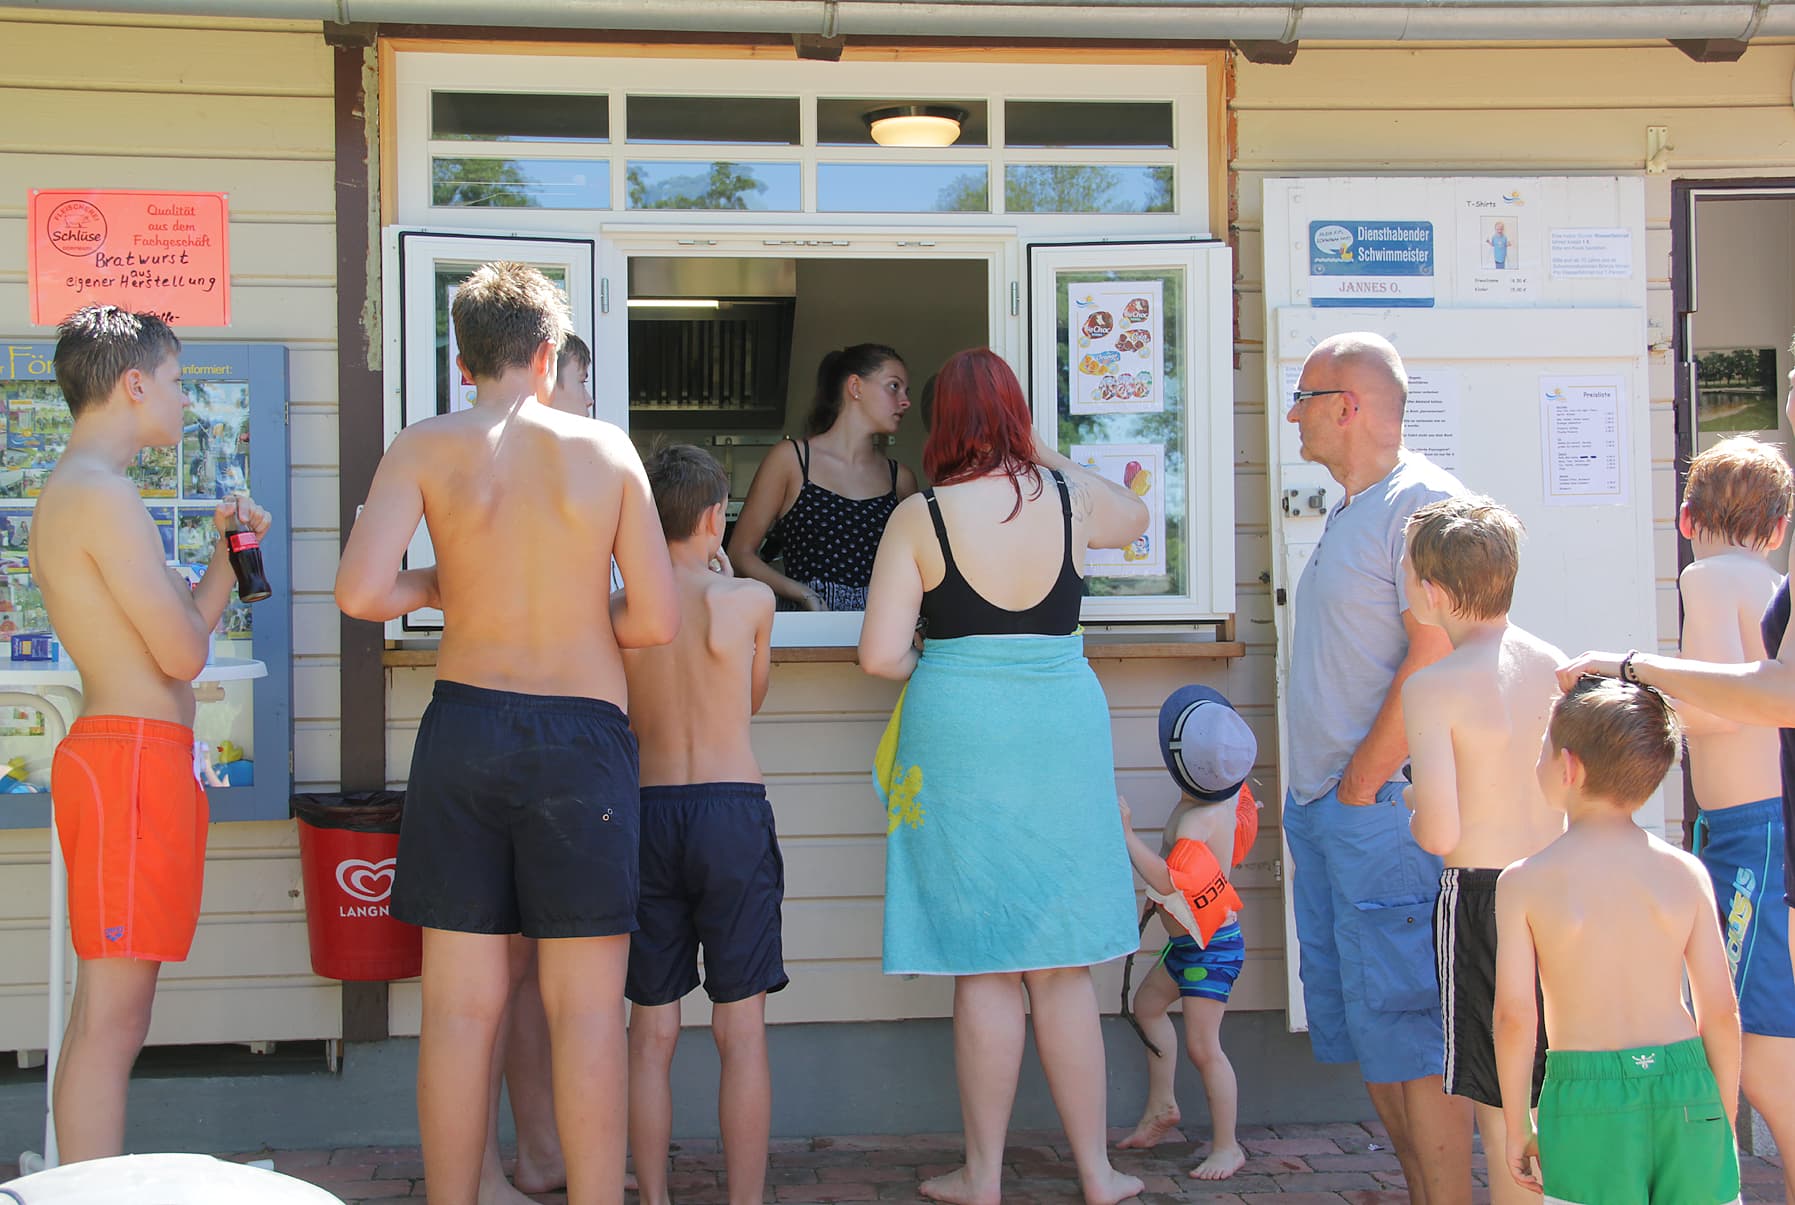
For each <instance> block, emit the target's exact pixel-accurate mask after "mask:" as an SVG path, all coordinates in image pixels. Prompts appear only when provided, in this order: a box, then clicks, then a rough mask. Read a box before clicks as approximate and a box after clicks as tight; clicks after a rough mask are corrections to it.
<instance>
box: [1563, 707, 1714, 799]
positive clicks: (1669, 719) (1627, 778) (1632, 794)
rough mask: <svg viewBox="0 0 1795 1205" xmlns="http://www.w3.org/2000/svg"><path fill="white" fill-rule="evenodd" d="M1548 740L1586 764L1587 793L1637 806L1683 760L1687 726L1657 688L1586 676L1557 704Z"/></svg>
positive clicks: (1584, 765)
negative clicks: (1679, 758)
mask: <svg viewBox="0 0 1795 1205" xmlns="http://www.w3.org/2000/svg"><path fill="white" fill-rule="evenodd" d="M1546 739H1548V740H1550V741H1551V742H1552V749H1553V751H1554V752H1559V751H1562V750H1569V751H1570V752H1572V753H1575V754H1576V755H1577V760H1578V761H1580V762H1582V763H1583V771H1584V780H1583V783H1584V785H1583V789H1584V792H1585V793H1586V794H1588V795H1590V796H1593V797H1595V798H1597V799H1608V800H1612V801H1613V802H1615V803H1618V804H1620V805H1621V806H1623V807H1625V808H1627V809H1628V810H1632V809H1634V808H1637V807H1638V806H1639V805H1640V804H1642V803H1644V802H1645V801H1646V800H1647V799H1648V798H1650V797H1651V794H1652V792H1653V791H1655V790H1657V789H1658V784H1659V783H1661V782H1663V781H1664V776H1665V775H1666V774H1668V773H1670V768H1671V767H1672V766H1674V765H1676V764H1677V752H1678V749H1679V748H1680V746H1681V745H1682V741H1683V725H1682V723H1681V722H1680V721H1679V720H1678V719H1677V713H1676V712H1675V711H1673V710H1672V709H1671V706H1670V704H1669V703H1668V702H1666V701H1665V698H1664V696H1663V695H1661V694H1659V693H1658V692H1657V691H1655V690H1653V689H1652V688H1651V687H1649V686H1635V685H1634V684H1632V683H1631V682H1622V681H1620V680H1619V679H1617V678H1598V677H1596V676H1594V675H1593V674H1586V675H1584V676H1583V677H1582V678H1581V679H1579V680H1578V682H1577V684H1576V685H1575V686H1573V687H1571V689H1570V690H1569V692H1567V693H1566V694H1565V695H1564V696H1563V697H1562V698H1560V699H1559V700H1558V703H1557V704H1556V705H1555V706H1554V707H1553V708H1552V719H1551V721H1550V722H1549V723H1548V724H1547V727H1546Z"/></svg>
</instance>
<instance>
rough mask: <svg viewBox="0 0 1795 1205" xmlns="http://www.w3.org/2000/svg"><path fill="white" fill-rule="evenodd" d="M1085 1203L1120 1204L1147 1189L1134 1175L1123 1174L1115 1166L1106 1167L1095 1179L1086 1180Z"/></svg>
mask: <svg viewBox="0 0 1795 1205" xmlns="http://www.w3.org/2000/svg"><path fill="white" fill-rule="evenodd" d="M1081 1187H1082V1188H1083V1189H1084V1200H1085V1205H1120V1202H1122V1201H1126V1200H1127V1199H1128V1198H1130V1197H1138V1196H1140V1195H1141V1193H1142V1192H1144V1191H1145V1190H1146V1185H1144V1184H1142V1183H1141V1182H1140V1180H1139V1179H1137V1178H1136V1177H1134V1176H1127V1175H1123V1174H1122V1173H1121V1172H1119V1171H1117V1170H1116V1169H1115V1168H1113V1167H1106V1168H1104V1169H1103V1171H1102V1172H1100V1173H1099V1174H1098V1176H1097V1178H1096V1179H1094V1180H1084V1181H1083V1183H1082V1185H1081Z"/></svg>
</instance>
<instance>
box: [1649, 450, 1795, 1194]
mask: <svg viewBox="0 0 1795 1205" xmlns="http://www.w3.org/2000/svg"><path fill="white" fill-rule="evenodd" d="M1792 491H1795V477H1792V475H1791V474H1790V472H1789V466H1788V464H1787V462H1785V461H1784V460H1783V458H1782V454H1781V453H1780V452H1778V451H1777V449H1775V448H1773V447H1771V446H1770V445H1769V444H1765V443H1760V442H1759V441H1758V440H1756V439H1753V438H1752V437H1751V436H1749V435H1741V436H1737V437H1735V438H1732V439H1728V440H1723V441H1722V442H1720V443H1718V444H1716V445H1715V446H1714V447H1712V448H1709V449H1708V450H1707V451H1705V452H1703V453H1702V454H1701V455H1699V456H1697V457H1696V458H1695V459H1694V460H1693V461H1691V462H1690V465H1689V478H1688V483H1687V484H1686V485H1685V487H1684V490H1683V507H1682V512H1681V514H1680V515H1679V516H1678V521H1677V523H1678V527H1679V528H1680V529H1681V531H1682V533H1683V536H1684V538H1686V539H1687V540H1689V542H1690V545H1691V547H1692V549H1693V550H1694V553H1695V560H1694V562H1693V563H1692V564H1690V565H1689V567H1688V568H1686V569H1684V570H1683V573H1682V577H1681V578H1680V579H1679V581H1678V585H1679V587H1680V589H1681V591H1682V596H1683V650H1682V655H1683V656H1685V657H1691V658H1694V659H1695V660H1698V661H1715V662H1751V661H1763V660H1766V659H1767V658H1768V657H1769V656H1770V655H1771V654H1770V653H1769V652H1767V651H1766V649H1765V648H1764V636H1763V632H1762V629H1761V627H1760V623H1761V620H1762V618H1763V615H1764V611H1765V609H1766V608H1768V607H1769V605H1770V601H1771V599H1772V598H1774V597H1775V595H1776V590H1777V586H1778V584H1779V582H1780V577H1781V575H1780V574H1778V573H1777V571H1776V570H1775V569H1772V568H1771V567H1770V562H1769V561H1768V559H1767V556H1768V554H1769V553H1770V552H1771V551H1772V550H1774V549H1775V548H1777V547H1778V546H1780V545H1781V544H1782V541H1783V537H1784V535H1785V534H1786V533H1787V531H1788V526H1789V506H1790V498H1791V492H1792ZM1677 714H1678V716H1679V717H1680V718H1681V719H1682V721H1683V729H1684V732H1685V733H1686V734H1687V736H1688V739H1689V774H1690V778H1691V780H1692V782H1693V785H1694V788H1695V799H1696V802H1697V803H1698V804H1700V806H1701V818H1700V819H1699V820H1698V821H1697V825H1696V844H1695V852H1696V853H1697V855H1698V856H1699V857H1700V858H1701V860H1702V864H1703V865H1704V866H1706V867H1707V868H1708V875H1709V877H1710V878H1712V879H1713V881H1714V895H1715V900H1716V902H1717V903H1718V904H1719V906H1720V923H1721V926H1722V928H1723V930H1724V933H1725V938H1726V954H1727V962H1728V963H1729V964H1730V966H1731V967H1732V972H1733V987H1734V989H1735V990H1736V991H1737V992H1738V995H1739V1017H1740V1022H1741V1024H1742V1025H1743V1026H1744V1029H1745V1047H1744V1053H1745V1054H1747V1055H1749V1056H1751V1057H1749V1058H1747V1059H1745V1060H1744V1064H1743V1066H1744V1070H1743V1075H1744V1079H1745V1099H1746V1100H1748V1101H1750V1102H1751V1106H1752V1108H1754V1109H1756V1110H1757V1111H1758V1113H1759V1114H1761V1115H1762V1116H1763V1118H1764V1121H1765V1123H1766V1124H1767V1125H1769V1127H1770V1132H1771V1134H1772V1135H1773V1136H1774V1137H1775V1138H1776V1142H1777V1147H1778V1149H1779V1150H1795V973H1792V971H1791V968H1790V962H1789V905H1788V902H1787V900H1785V899H1784V894H1783V893H1784V890H1785V880H1784V866H1783V841H1784V833H1783V812H1782V773H1781V768H1780V763H1779V762H1778V758H1777V735H1776V729H1775V728H1772V727H1765V726H1760V725H1755V724H1736V723H1733V722H1731V721H1729V720H1723V719H1720V718H1719V717H1716V716H1712V715H1709V714H1708V713H1707V712H1703V711H1698V710H1696V709H1695V708H1693V707H1689V706H1687V705H1684V704H1681V703H1679V704H1678V706H1677ZM1783 1176H1784V1187H1785V1190H1786V1193H1787V1195H1789V1196H1790V1197H1792V1198H1795V1162H1790V1163H1788V1164H1787V1165H1786V1166H1785V1167H1784V1170H1783Z"/></svg>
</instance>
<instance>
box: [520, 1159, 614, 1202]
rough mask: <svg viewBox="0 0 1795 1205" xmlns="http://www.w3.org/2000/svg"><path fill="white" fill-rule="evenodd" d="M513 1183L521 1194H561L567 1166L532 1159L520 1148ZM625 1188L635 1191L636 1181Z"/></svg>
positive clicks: (565, 1185) (557, 1160) (564, 1183)
mask: <svg viewBox="0 0 1795 1205" xmlns="http://www.w3.org/2000/svg"><path fill="white" fill-rule="evenodd" d="M511 1182H512V1183H513V1184H515V1185H517V1187H518V1190H519V1191H520V1192H526V1193H529V1194H530V1195H531V1196H535V1195H536V1194H537V1193H544V1192H560V1191H561V1190H562V1189H563V1188H566V1187H567V1166H566V1164H564V1163H562V1162H561V1161H560V1160H559V1159H556V1160H553V1161H552V1162H551V1161H550V1160H546V1159H544V1160H540V1161H538V1160H536V1159H532V1158H530V1157H529V1156H528V1155H526V1154H525V1153H524V1152H523V1149H522V1148H521V1147H520V1148H518V1152H517V1166H516V1167H514V1168H513V1169H512V1170H511ZM624 1187H625V1188H627V1189H634V1188H635V1187H636V1180H635V1177H634V1176H631V1177H630V1178H629V1179H628V1180H626V1181H625V1182H624Z"/></svg>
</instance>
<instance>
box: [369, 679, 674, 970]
mask: <svg viewBox="0 0 1795 1205" xmlns="http://www.w3.org/2000/svg"><path fill="white" fill-rule="evenodd" d="M636 775H637V763H636V738H635V735H634V734H633V733H631V732H630V730H629V721H628V720H627V719H625V718H624V714H623V712H622V711H621V710H620V709H619V708H618V707H617V705H616V704H614V703H608V702H606V701H604V700H603V699H586V698H575V697H570V696H565V695H524V694H515V693H513V692H511V691H505V690H487V689H485V688H484V687H479V686H467V685H464V684H463V683H460V682H444V681H440V680H439V681H438V682H437V684H436V693H435V695H434V696H433V697H432V698H431V700H430V706H429V707H427V708H425V710H424V719H423V723H422V724H420V725H419V727H418V741H417V746H416V748H415V750H414V751H413V753H412V756H411V781H410V783H409V785H408V786H407V787H406V794H405V813H404V819H403V821H402V822H401V824H400V829H399V861H398V866H397V868H396V875H395V878H394V882H393V898H392V913H393V915H394V916H395V917H397V918H398V919H400V920H402V921H405V922H407V923H408V924H413V925H423V926H425V927H426V928H431V929H449V930H453V931H455V932H459V933H519V932H521V933H522V934H523V935H524V936H525V937H610V936H614V935H617V934H621V933H628V932H630V931H631V930H633V929H634V928H635V927H636V896H637V882H638V873H639V872H638V863H637V834H638V829H637V818H638V811H639V809H640V806H641V804H640V798H639V795H638V788H637V786H636Z"/></svg>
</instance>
